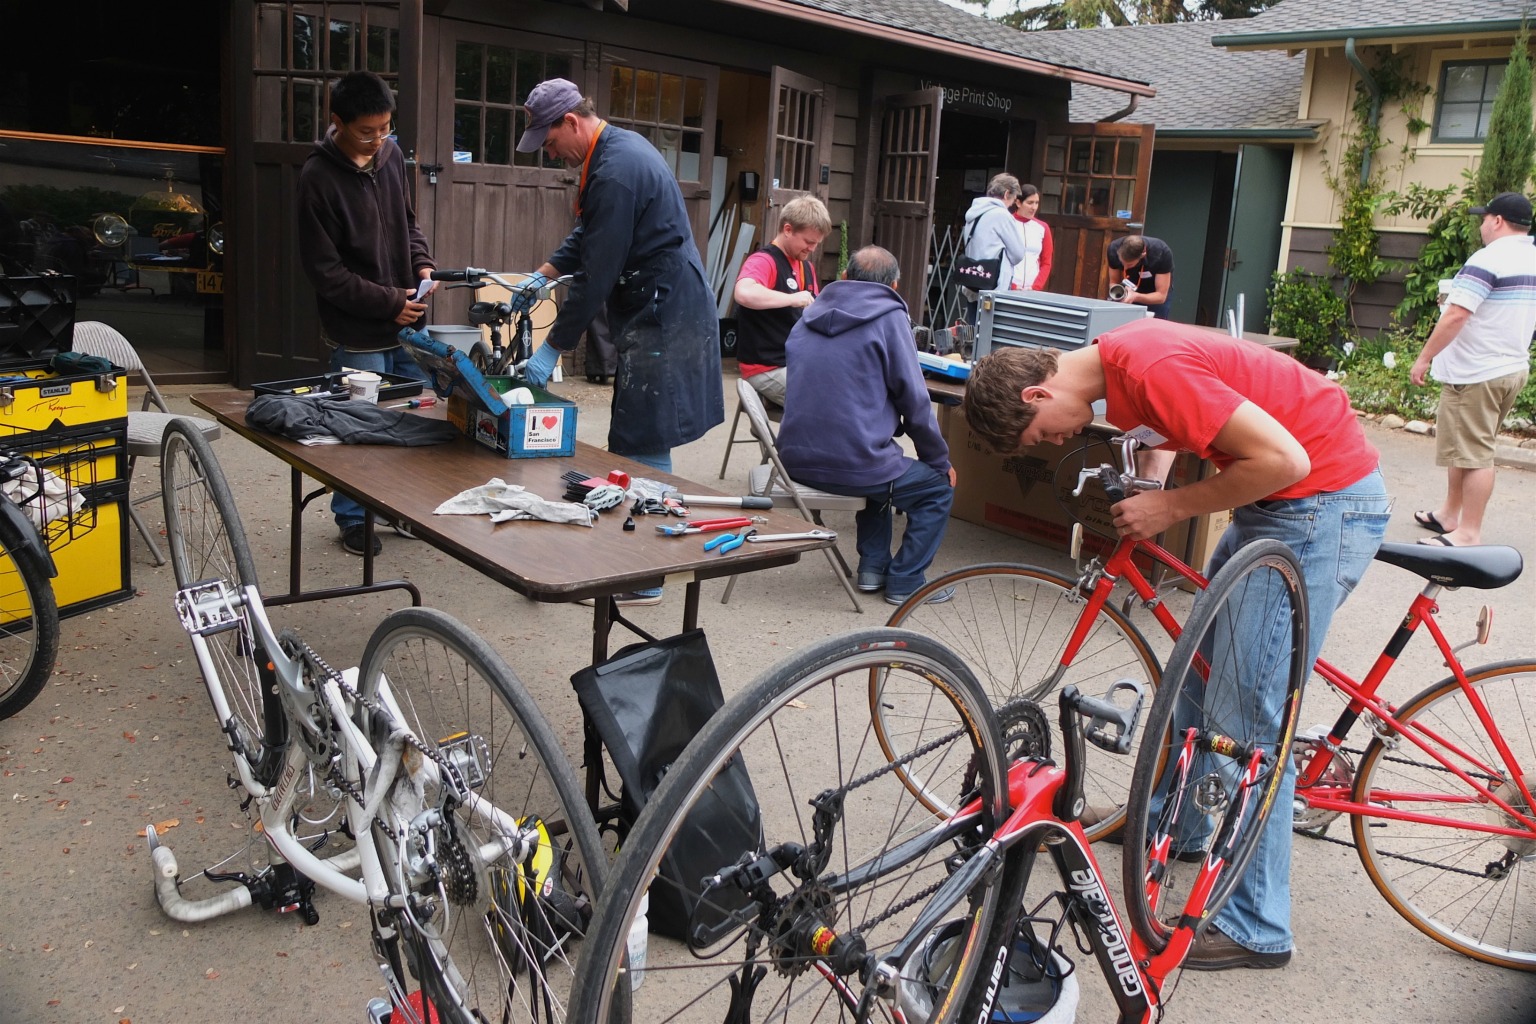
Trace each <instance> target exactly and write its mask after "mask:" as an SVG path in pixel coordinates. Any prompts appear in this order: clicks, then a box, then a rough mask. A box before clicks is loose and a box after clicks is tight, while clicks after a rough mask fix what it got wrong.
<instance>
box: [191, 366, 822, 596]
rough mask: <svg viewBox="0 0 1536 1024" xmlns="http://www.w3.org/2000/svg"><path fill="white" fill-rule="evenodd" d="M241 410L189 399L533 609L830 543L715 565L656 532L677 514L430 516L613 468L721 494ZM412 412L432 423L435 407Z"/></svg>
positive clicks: (727, 512) (757, 563) (581, 461)
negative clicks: (296, 432) (312, 440)
mask: <svg viewBox="0 0 1536 1024" xmlns="http://www.w3.org/2000/svg"><path fill="white" fill-rule="evenodd" d="M250 400H251V396H250V394H249V393H248V392H244V391H215V392H203V393H200V394H196V395H193V396H192V401H193V403H194V404H195V405H197V406H198V407H200V408H202V409H206V410H207V411H208V412H209V413H211V414H212V415H213V416H214V418H216V419H217V420H218V421H219V422H220V423H221V424H223V425H224V426H225V427H228V428H229V429H230V430H233V431H234V432H235V433H237V434H239V435H240V436H242V437H244V438H246V439H247V440H249V441H252V442H254V443H255V444H256V445H258V446H260V447H261V448H263V449H265V450H267V451H269V452H271V453H272V454H273V455H276V456H277V457H278V458H280V459H282V460H283V461H284V462H286V463H288V465H289V466H291V467H293V468H295V469H297V470H299V471H300V472H302V473H303V474H304V475H306V476H309V477H313V478H314V479H316V480H319V481H320V482H322V483H324V484H327V485H329V486H331V487H334V488H337V489H339V490H341V491H344V492H346V493H347V494H350V495H352V496H353V497H355V498H357V500H358V501H360V502H361V503H362V504H364V505H366V506H368V507H370V508H371V509H373V511H374V512H375V514H376V515H381V516H387V517H388V518H390V519H393V520H395V521H398V522H403V523H409V524H410V526H411V530H412V532H413V533H414V534H415V535H416V536H417V537H420V538H421V539H423V540H425V541H427V542H428V543H430V544H432V545H434V546H435V547H438V548H440V549H442V550H443V551H445V552H447V553H449V554H451V555H453V556H454V557H455V558H457V559H459V560H460V561H462V562H464V563H465V564H466V565H469V566H471V567H472V568H474V569H477V570H478V571H480V572H482V573H484V574H486V575H487V576H489V577H491V578H492V579H495V580H497V581H498V582H500V583H503V584H504V585H506V586H507V587H510V588H511V589H512V590H515V591H516V592H518V593H519V594H522V595H524V596H526V597H529V598H532V599H533V600H535V601H551V602H559V601H576V600H579V599H581V598H586V597H597V596H602V595H608V594H618V593H623V592H625V591H629V590H635V589H638V588H641V587H648V586H660V585H661V584H662V582H663V579H664V578H665V579H666V580H668V581H670V582H674V583H693V582H697V581H698V580H704V579H714V578H718V577H722V576H732V575H735V574H737V573H742V572H750V571H752V570H756V569H767V568H772V567H774V566H780V565H787V564H789V563H791V562H795V561H798V560H799V558H800V555H801V554H802V553H804V552H806V551H814V550H816V549H817V548H823V547H827V546H829V542H827V541H818V540H805V541H781V542H775V543H769V544H744V545H742V546H741V547H739V548H737V549H736V550H735V551H732V552H730V553H728V554H725V555H716V554H715V553H714V552H706V551H704V550H703V544H704V541H705V540H707V539H708V537H709V535H704V536H700V535H699V534H689V535H687V536H682V537H666V536H663V535H661V534H659V533H657V532H656V529H655V528H656V526H657V525H660V524H663V523H666V524H676V523H680V522H682V521H683V520H681V519H679V518H677V517H675V516H656V515H649V516H638V517H636V519H635V524H636V528H635V530H634V531H632V532H625V531H624V530H623V523H624V518H625V516H626V515H627V510H626V509H625V508H624V507H622V506H621V507H620V508H617V509H613V510H610V511H608V512H604V513H603V514H602V515H601V516H599V517H598V521H597V523H596V525H595V526H593V527H592V528H590V529H589V528H586V527H581V526H569V525H561V524H556V523H542V522H530V521H522V522H518V521H514V522H506V523H492V522H491V521H490V519H489V517H487V516H460V515H444V516H440V515H434V514H433V510H434V509H435V508H437V506H438V505H440V504H441V503H442V502H444V501H446V500H447V499H449V498H451V497H453V496H454V495H456V494H458V493H460V492H462V491H465V490H467V489H469V488H471V487H476V486H479V485H481V484H484V483H486V482H488V481H489V480H490V479H491V478H493V477H499V478H501V479H502V480H504V481H506V482H507V483H509V484H521V485H522V486H524V487H526V488H528V490H530V491H532V492H533V493H535V494H538V495H539V496H541V497H544V498H548V499H551V500H554V501H559V500H561V498H562V495H563V494H564V491H565V483H564V481H562V480H561V479H560V478H561V476H562V474H564V473H567V472H570V471H571V470H577V471H579V472H581V473H583V474H584V475H587V476H598V477H606V476H607V475H608V472H609V470H613V469H622V470H624V471H626V472H628V473H629V474H630V475H631V476H644V477H647V478H649V479H653V480H660V481H662V482H663V483H666V484H669V485H672V486H674V487H676V488H677V489H678V490H679V491H681V492H683V493H685V494H719V493H721V492H719V491H713V490H711V489H710V488H708V487H705V486H703V485H701V484H697V483H693V482H692V481H689V480H685V479H683V478H682V477H678V476H672V475H668V474H665V473H661V472H659V471H657V470H654V469H652V468H650V467H649V466H643V465H641V464H639V463H637V462H631V461H630V460H628V459H625V458H623V457H622V456H617V455H612V454H610V453H609V452H606V451H603V450H602V449H599V448H594V447H592V446H591V445H587V444H581V443H579V442H578V443H577V445H576V454H575V455H573V456H570V457H566V458H539V459H507V458H503V457H501V456H499V455H497V454H495V453H494V452H492V451H490V450H489V449H487V448H483V447H481V446H479V445H476V444H474V443H473V442H472V441H470V440H469V439H468V438H465V437H460V438H457V439H455V440H454V441H452V442H450V443H448V444H442V445H429V446H426V447H419V448H402V447H395V446H392V445H313V446H312V445H302V444H299V443H298V442H296V441H290V440H288V439H287V438H285V437H281V436H279V435H277V434H269V433H267V432H265V431H262V430H257V429H255V428H253V427H250V426H248V425H247V424H246V422H245V408H246V406H247V405H248V404H249V403H250ZM416 414H419V415H427V416H431V417H433V418H437V419H441V418H442V417H443V414H444V406H443V405H442V404H439V405H438V406H436V407H435V408H433V409H428V410H421V411H420V412H419V413H416ZM736 514H737V510H735V509H729V508H719V507H709V508H703V507H699V506H695V507H694V510H693V516H692V518H693V519H718V518H723V517H727V516H733V515H736ZM741 514H744V515H756V516H766V517H767V519H768V521H767V522H766V523H758V524H756V525H757V530H758V532H759V533H764V534H768V533H804V532H806V531H807V530H810V529H813V526H812V525H811V524H809V523H807V522H806V521H805V520H804V519H802V518H800V517H799V516H798V515H796V514H794V513H793V512H788V513H786V512H782V511H779V510H777V509H775V510H772V511H768V512H746V513H741ZM599 603H602V602H599Z"/></svg>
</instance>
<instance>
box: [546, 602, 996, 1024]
mask: <svg viewBox="0 0 1536 1024" xmlns="http://www.w3.org/2000/svg"><path fill="white" fill-rule="evenodd" d="M872 671H873V672H876V673H878V674H879V675H880V677H881V683H880V696H879V700H880V701H881V702H882V703H883V704H885V705H887V706H889V707H890V708H893V709H901V710H904V711H905V712H906V714H905V716H904V718H903V721H904V722H905V723H906V725H907V728H908V730H909V731H910V734H911V737H912V746H911V747H910V749H911V750H912V751H913V753H912V754H910V755H909V761H908V762H907V764H906V771H907V772H908V773H909V774H912V775H914V776H920V777H921V778H923V779H924V780H926V785H927V786H928V787H930V788H931V790H933V791H935V792H938V791H944V792H948V793H949V794H951V795H950V800H951V801H953V802H954V803H955V804H957V805H961V804H965V803H966V802H967V801H968V800H973V801H974V806H975V812H974V814H973V815H971V817H969V818H968V819H966V820H963V821H957V822H944V823H940V822H936V821H935V820H934V816H933V813H932V811H931V810H929V809H928V808H927V807H925V806H923V805H922V804H921V803H920V802H919V801H918V800H917V799H916V798H915V797H914V795H913V793H912V791H911V789H910V788H909V787H908V786H906V785H904V784H903V783H902V782H901V781H900V780H899V779H898V778H897V777H896V773H895V772H894V771H892V766H891V764H890V762H889V761H888V760H887V758H886V756H885V755H884V753H882V752H881V750H880V747H879V745H878V743H876V742H875V738H874V735H873V732H874V726H873V721H872V716H871V713H870V703H869V694H868V687H869V675H870V673H871V672H872ZM919 734H920V735H921V737H922V740H921V742H919V741H918V740H917V739H916V737H917V736H918V735H919ZM743 771H745V772H746V773H747V774H749V775H750V779H751V783H750V790H751V792H752V793H753V794H755V805H756V806H755V807H754V806H753V803H754V800H753V799H751V798H748V797H743V796H741V793H742V791H743V789H745V788H747V787H742V786H741V785H740V781H739V780H740V776H741V774H742V772H743ZM1004 772H1005V764H1004V762H1003V758H1002V752H1001V749H1000V744H999V741H998V736H997V732H996V725H995V720H994V718H993V715H992V711H991V707H990V706H989V705H988V703H987V700H986V696H985V694H984V693H983V692H982V691H981V689H980V688H979V686H978V685H977V684H976V682H975V680H974V678H973V677H972V676H971V673H970V671H969V670H968V669H967V668H966V667H965V666H964V664H963V663H961V662H960V661H959V659H957V658H956V657H955V656H954V655H953V654H951V653H950V652H949V651H947V650H946V649H945V648H943V647H942V646H941V645H939V644H937V643H935V642H934V641H933V640H930V639H928V638H926V637H921V636H918V635H917V634H914V633H909V632H906V631H902V630H889V629H876V630H865V631H861V632H856V633H850V634H847V635H845V636H841V637H833V638H831V639H829V640H826V641H823V642H821V643H819V644H816V645H814V646H812V647H810V648H807V649H806V650H804V651H801V652H800V653H798V654H797V655H795V656H793V657H792V658H790V659H788V660H787V661H785V662H783V663H782V664H780V665H779V666H777V667H775V668H772V669H770V670H769V671H768V672H767V673H766V674H764V675H763V676H761V677H760V678H759V679H758V680H757V681H756V682H754V683H753V684H752V685H750V686H749V687H748V688H747V689H745V690H744V691H743V692H741V693H739V694H738V695H737V696H736V697H735V698H733V699H732V700H730V701H729V702H728V703H727V704H726V705H725V707H724V708H722V709H721V710H720V711H719V712H718V713H716V715H715V716H714V717H713V718H712V719H711V720H710V722H709V724H708V725H707V726H706V727H705V728H704V729H703V730H702V731H701V732H700V733H699V734H698V735H697V736H695V737H694V739H693V741H692V742H691V743H689V745H688V748H687V749H686V750H685V751H684V753H683V754H682V756H681V757H680V758H679V759H678V761H677V762H676V763H675V764H674V765H673V766H672V767H671V769H670V770H669V771H668V772H667V775H666V777H665V779H664V781H663V782H662V784H661V786H660V787H659V788H658V789H657V790H656V792H655V793H654V794H652V796H651V798H650V800H649V801H648V802H647V804H646V806H645V809H644V811H643V812H642V813H641V815H640V817H639V819H638V820H637V822H636V823H635V827H634V829H633V830H632V831H631V832H630V834H629V837H628V838H627V839H626V841H625V842H624V846H623V849H622V850H621V851H620V855H619V859H618V862H617V863H616V864H615V866H614V873H613V875H612V876H611V878H612V882H611V884H610V888H609V891H608V894H607V898H606V899H605V901H604V903H603V904H602V905H601V906H600V908H599V910H598V914H597V917H596V918H595V919H594V921H593V925H592V932H591V934H590V936H589V938H588V941H587V949H586V950H585V953H584V955H583V958H582V962H581V964H580V965H578V967H577V976H576V998H575V1003H574V1005H573V1007H572V1013H571V1018H572V1020H573V1021H586V1022H595V1021H600V1020H608V1019H610V1015H611V1005H612V999H613V997H614V995H615V989H614V988H613V987H612V985H613V982H614V980H615V979H618V980H619V985H618V990H622V989H623V988H624V987H625V984H624V982H625V981H627V980H629V979H628V975H627V973H621V969H622V968H623V963H624V961H623V957H624V953H625V947H626V939H627V937H628V936H629V934H630V930H631V928H632V926H634V925H635V923H636V921H637V918H638V916H639V914H640V905H641V900H642V899H646V900H647V901H648V904H649V909H650V913H649V923H650V929H651V936H650V940H649V948H648V950H647V954H646V959H645V973H644V976H643V977H642V979H641V984H640V985H639V987H638V988H636V989H634V991H633V993H632V997H633V1000H634V1010H633V1019H634V1020H635V1021H637V1022H638V1021H645V1022H646V1024H663V1022H667V1021H675V1020H776V1021H784V1022H802V1021H831V1020H839V1021H841V1020H846V1019H849V1018H851V1017H852V1016H854V1008H855V1007H856V1006H857V1004H858V1003H859V1001H860V999H861V998H862V997H863V996H864V994H865V993H864V989H865V982H864V981H862V980H861V977H864V975H862V974H861V971H862V970H863V969H864V968H865V967H866V966H867V965H868V963H870V962H871V961H872V960H873V959H875V958H878V957H879V956H880V955H881V954H882V953H883V952H884V951H886V950H888V949H889V948H890V947H891V946H892V944H893V943H895V942H896V941H897V940H899V939H900V938H902V937H903V935H904V934H905V933H906V931H907V930H908V929H910V928H911V927H912V924H913V917H914V916H915V915H917V914H919V913H920V912H921V910H922V909H923V907H924V906H925V904H926V903H927V901H928V899H929V897H931V896H932V895H933V893H934V892H935V891H936V890H937V888H938V886H939V885H940V884H942V883H943V882H944V881H945V879H947V878H949V877H950V875H951V873H952V872H955V871H956V870H957V869H961V867H962V865H964V864H966V862H968V861H969V859H970V858H971V857H973V856H974V855H975V854H976V852H977V850H978V849H979V848H980V847H981V845H982V844H983V843H984V841H985V840H986V838H988V837H990V836H991V835H992V834H993V832H994V831H995V829H996V828H997V826H998V824H999V823H1000V822H1001V821H1002V820H1004V817H1005V814H1006V810H1007V792H1006V790H1007V785H1006V779H1005V775H1004ZM690 819H692V821H691V820H690ZM706 821H709V822H716V823H721V822H724V823H727V824H730V825H732V826H739V829H740V830H744V831H745V832H746V833H747V834H751V833H753V832H756V833H757V834H758V836H759V837H760V839H759V842H758V844H757V847H756V849H755V850H741V849H725V848H724V847H723V846H721V845H718V844H716V843H715V842H713V841H712V837H713V836H717V835H719V834H720V833H721V832H723V831H724V830H725V827H724V826H723V825H717V827H716V828H715V829H713V830H711V829H709V828H707V827H705V826H704V825H702V824H701V823H702V822H706ZM898 850H899V852H897V851H898ZM887 855H889V859H886V860H884V861H883V862H882V858H886V857H887ZM744 860H745V861H751V862H753V863H752V865H751V868H750V869H743V868H742V863H743V861H744ZM658 872H660V873H659V874H658ZM1007 874H1008V873H1007V872H1006V871H1001V872H988V873H983V874H982V875H981V877H979V878H977V879H975V880H974V882H973V884H972V885H971V887H970V888H969V889H968V890H967V891H965V892H964V893H963V895H961V896H960V898H959V900H958V902H957V903H956V904H955V905H954V907H953V909H951V910H949V911H947V912H946V914H947V917H948V920H947V921H945V922H944V923H945V925H947V926H948V929H949V932H951V933H953V935H954V936H955V937H957V938H958V940H959V941H955V942H952V943H951V944H950V945H949V948H950V949H953V950H955V951H956V952H955V954H954V959H953V961H952V962H951V963H950V964H949V965H948V969H947V971H946V973H945V974H944V981H943V983H942V985H941V986H940V987H938V988H937V989H933V988H930V987H929V986H927V985H926V981H927V979H925V978H919V977H918V976H917V973H916V972H918V971H919V961H920V960H921V959H922V958H920V957H917V956H914V957H912V958H911V959H910V960H909V961H908V963H907V964H906V965H905V967H904V969H903V973H902V979H901V984H900V991H901V993H902V994H901V998H902V999H908V998H917V999H930V1000H933V1001H934V1002H936V1003H937V1004H938V1005H939V1006H940V1007H941V1009H942V1012H936V1013H934V1014H933V1019H935V1020H937V1019H940V1018H941V1017H943V1018H946V1019H947V1018H950V1017H953V1016H954V1014H955V1013H956V1012H957V1010H958V1003H959V1002H960V1001H961V1000H962V999H964V998H965V997H966V996H967V995H968V994H969V993H970V990H971V988H972V984H971V983H972V981H973V980H975V979H977V977H978V972H979V971H980V970H981V969H982V963H983V961H984V960H985V959H986V957H985V953H984V948H985V946H986V943H985V942H984V941H983V940H984V939H985V938H986V937H987V936H988V934H989V931H988V928H989V925H990V924H991V922H992V921H993V919H994V918H995V916H996V912H997V910H998V908H999V907H1000V906H1001V900H1000V897H999V892H1000V888H999V884H998V877H999V875H1001V876H1003V877H1004V878H1005V879H1006V877H1007ZM680 878H681V879H705V880H707V881H705V882H703V883H701V884H702V887H703V891H702V893H701V894H699V895H698V897H697V904H696V905H693V906H692V907H691V909H686V910H684V911H683V912H682V913H681V917H682V919H679V918H678V917H677V916H674V917H673V918H672V920H671V921H670V923H668V922H667V921H664V920H662V919H661V918H660V917H659V913H660V911H659V909H658V908H659V907H660V906H662V905H663V904H670V905H671V906H673V907H674V908H677V907H679V906H681V907H684V908H687V907H689V902H688V900H687V899H686V898H685V897H683V895H682V893H681V889H682V886H681V885H680V884H679V881H678V879H680ZM674 913H676V910H675V909H674ZM706 921H707V922H708V923H709V924H710V925H711V926H712V928H711V934H709V935H708V936H705V937H703V938H700V937H699V936H700V934H701V930H702V928H703V922H706ZM939 930H942V929H937V928H936V929H935V931H934V932H931V933H930V936H931V935H934V934H936V933H937V932H938V931H939ZM659 931H660V932H665V933H668V934H671V935H674V936H682V935H687V936H691V937H692V938H691V940H690V941H686V942H685V941H681V940H679V939H674V938H663V937H662V935H661V934H658V932H659ZM834 936H835V938H834ZM866 954H867V955H866ZM974 987H975V988H976V989H978V990H981V989H984V988H985V986H984V985H976V986H974ZM907 1009H908V1011H909V1012H908V1016H909V1017H910V1019H913V1020H926V1019H929V1016H930V1015H929V1013H928V1012H926V1011H925V1012H922V1013H916V1012H911V1007H908V1008H907Z"/></svg>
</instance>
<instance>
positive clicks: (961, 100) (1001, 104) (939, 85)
mask: <svg viewBox="0 0 1536 1024" xmlns="http://www.w3.org/2000/svg"><path fill="white" fill-rule="evenodd" d="M917 87H918V88H919V89H943V90H944V106H945V107H946V108H949V107H966V108H969V109H971V110H976V111H979V112H982V113H987V114H997V115H1005V114H1008V113H1010V112H1011V111H1012V110H1013V97H1012V96H1009V95H1006V94H1004V93H1000V92H997V91H996V90H994V89H988V88H985V87H984V86H980V85H968V84H963V83H962V84H955V83H951V82H935V81H933V80H932V79H928V78H920V79H918V82H917Z"/></svg>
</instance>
